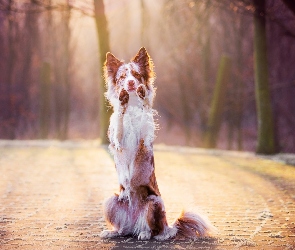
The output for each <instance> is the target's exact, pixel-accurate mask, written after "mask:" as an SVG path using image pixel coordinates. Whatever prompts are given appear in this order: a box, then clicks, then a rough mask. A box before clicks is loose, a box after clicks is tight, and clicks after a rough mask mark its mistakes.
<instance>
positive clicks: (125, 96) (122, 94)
mask: <svg viewBox="0 0 295 250" xmlns="http://www.w3.org/2000/svg"><path fill="white" fill-rule="evenodd" d="M119 100H120V103H121V105H122V106H124V105H125V104H127V103H128V101H129V94H128V92H127V90H125V89H122V90H121V92H120V95H119Z"/></svg>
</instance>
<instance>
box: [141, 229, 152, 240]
mask: <svg viewBox="0 0 295 250" xmlns="http://www.w3.org/2000/svg"><path fill="white" fill-rule="evenodd" d="M151 236H152V234H151V232H149V231H143V232H140V234H139V235H138V239H139V240H149V239H150V238H151Z"/></svg>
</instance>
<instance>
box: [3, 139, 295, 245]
mask: <svg viewBox="0 0 295 250" xmlns="http://www.w3.org/2000/svg"><path fill="white" fill-rule="evenodd" d="M273 159H277V158H273ZM155 163H156V176H157V180H158V184H159V188H160V191H161V193H162V197H163V199H164V202H165V206H166V211H167V217H168V220H169V222H170V223H172V222H173V220H174V219H175V218H176V217H177V216H178V215H179V213H180V212H181V210H182V209H183V208H184V209H188V210H198V211H201V213H203V214H204V215H206V216H207V217H208V218H209V219H210V220H211V222H212V224H213V225H214V226H215V227H216V228H217V229H218V232H217V233H216V234H215V235H213V236H212V237H210V238H199V239H197V240H190V239H187V240H183V241H179V240H169V241H165V242H158V241H155V240H151V241H138V240H136V239H133V238H128V237H127V238H123V237H122V238H118V239H111V240H103V239H101V238H100V237H99V234H100V232H101V231H102V230H103V229H106V228H107V225H106V224H105V222H104V219H103V218H102V206H103V201H104V199H106V198H108V197H110V196H111V195H112V194H113V193H114V192H116V191H117V189H118V183H117V176H116V172H115V167H114V163H113V160H112V158H111V156H110V155H109V154H108V151H107V149H106V148H105V147H101V146H99V144H98V142H95V141H91V142H62V143H61V142H55V141H45V142H43V141H24V142H20V141H13V142H10V141H0V170H1V175H0V202H1V207H0V249H22V250H23V249H24V250H25V249H240V248H241V249H295V243H294V242H295V167H293V166H289V165H287V164H285V163H283V162H278V161H274V160H272V159H265V158H261V157H257V156H255V155H254V154H251V153H236V152H226V151H210V150H202V149H193V148H184V147H166V146H159V145H157V146H155Z"/></svg>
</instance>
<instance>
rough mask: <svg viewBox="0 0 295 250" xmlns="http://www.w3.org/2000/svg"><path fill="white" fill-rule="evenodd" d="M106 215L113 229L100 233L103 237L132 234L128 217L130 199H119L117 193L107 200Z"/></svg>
mask: <svg viewBox="0 0 295 250" xmlns="http://www.w3.org/2000/svg"><path fill="white" fill-rule="evenodd" d="M104 217H105V219H106V221H107V223H108V224H110V225H111V226H112V227H113V229H112V230H104V231H102V233H101V234H100V237H102V238H113V237H117V236H123V235H127V234H130V219H129V218H128V201H126V200H122V201H119V199H118V195H117V194H115V195H114V196H112V197H111V198H109V199H108V200H107V201H106V202H105V206H104Z"/></svg>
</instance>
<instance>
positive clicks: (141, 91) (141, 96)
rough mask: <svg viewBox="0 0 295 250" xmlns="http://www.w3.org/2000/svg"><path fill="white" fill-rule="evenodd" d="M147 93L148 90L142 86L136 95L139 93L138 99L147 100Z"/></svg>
mask: <svg viewBox="0 0 295 250" xmlns="http://www.w3.org/2000/svg"><path fill="white" fill-rule="evenodd" d="M145 92H146V88H145V86H144V85H143V84H140V85H139V86H138V88H137V89H136V93H137V95H138V97H139V98H141V99H144V98H145Z"/></svg>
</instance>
